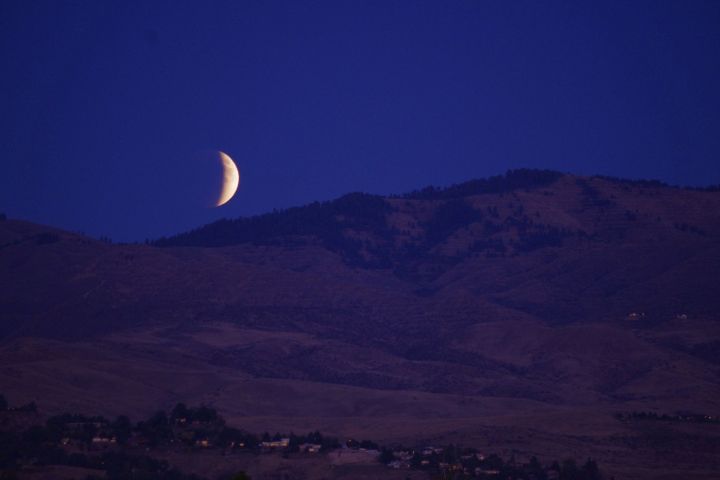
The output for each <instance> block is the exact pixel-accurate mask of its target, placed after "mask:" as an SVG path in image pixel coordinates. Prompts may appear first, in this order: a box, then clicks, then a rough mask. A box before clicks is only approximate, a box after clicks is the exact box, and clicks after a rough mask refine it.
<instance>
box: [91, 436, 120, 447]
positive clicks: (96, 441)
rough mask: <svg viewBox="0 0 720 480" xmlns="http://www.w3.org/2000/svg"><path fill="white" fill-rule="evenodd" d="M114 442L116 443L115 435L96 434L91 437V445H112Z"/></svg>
mask: <svg viewBox="0 0 720 480" xmlns="http://www.w3.org/2000/svg"><path fill="white" fill-rule="evenodd" d="M114 443H117V439H116V438H115V437H110V436H106V435H96V436H94V437H93V438H92V444H93V445H112V444H114Z"/></svg>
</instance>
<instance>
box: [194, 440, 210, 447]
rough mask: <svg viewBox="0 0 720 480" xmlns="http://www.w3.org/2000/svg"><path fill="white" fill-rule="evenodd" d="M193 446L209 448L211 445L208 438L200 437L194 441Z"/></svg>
mask: <svg viewBox="0 0 720 480" xmlns="http://www.w3.org/2000/svg"><path fill="white" fill-rule="evenodd" d="M195 446H196V447H201V448H209V447H211V446H212V444H211V443H210V440H209V439H207V438H201V439H199V440H196V441H195Z"/></svg>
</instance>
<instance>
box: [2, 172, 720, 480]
mask: <svg viewBox="0 0 720 480" xmlns="http://www.w3.org/2000/svg"><path fill="white" fill-rule="evenodd" d="M718 271H720V192H719V191H718V190H717V189H715V188H708V189H690V188H678V187H672V186H668V185H664V184H661V183H659V182H652V181H627V180H621V179H613V178H606V177H580V176H573V175H565V174H560V173H557V172H547V171H529V170H518V171H511V172H508V174H506V175H504V176H500V177H494V178H491V179H486V180H476V181H471V182H466V183H463V184H459V185H454V186H451V187H448V188H444V189H436V188H426V189H423V190H419V191H416V192H412V193H409V194H406V195H398V196H389V197H382V196H375V195H367V194H361V193H354V194H349V195H346V196H343V197H341V198H339V199H337V200H334V201H330V202H323V203H314V204H311V205H307V206H303V207H296V208H291V209H288V210H283V211H278V212H273V213H269V214H266V215H260V216H257V217H251V218H240V219H235V220H222V221H219V222H215V223H212V224H210V225H206V226H204V227H201V228H198V229H196V230H193V231H190V232H187V233H182V234H179V235H177V236H173V237H170V238H163V239H159V240H157V241H155V242H153V244H152V245H112V244H110V243H108V242H105V241H98V240H93V239H90V238H87V237H84V236H81V235H77V234H73V233H68V232H64V231H61V230H57V229H54V228H50V227H45V226H40V225H34V224H30V223H27V222H22V221H18V220H4V221H1V222H0V311H1V312H2V319H1V322H0V335H1V336H2V338H3V340H2V343H1V344H0V366H1V367H3V369H0V384H2V385H7V387H5V388H6V389H7V391H6V392H5V393H7V394H15V395H16V396H19V397H20V398H19V399H18V400H15V401H17V402H18V403H22V402H23V401H30V400H32V399H40V398H42V399H43V404H48V405H52V404H53V402H54V401H56V403H57V404H58V405H62V407H63V408H66V407H68V406H71V407H72V406H73V405H72V404H70V405H68V401H69V400H68V399H73V400H72V401H75V402H76V406H77V408H78V409H81V410H83V411H93V408H96V409H98V411H99V412H100V413H102V412H105V411H120V412H122V411H128V410H129V409H132V408H135V409H136V410H137V411H139V412H145V411H147V410H149V409H153V408H156V407H157V404H158V403H163V402H164V403H171V402H174V401H177V399H178V398H182V399H184V400H188V401H196V402H200V401H210V402H213V403H217V404H218V405H220V406H222V407H223V409H224V410H228V411H231V412H235V413H236V414H237V415H239V416H242V417H243V418H244V419H245V420H246V421H256V422H258V423H257V424H256V425H257V426H258V428H262V425H263V424H262V422H263V421H264V420H263V419H264V418H266V417H267V416H268V415H275V417H274V421H276V422H278V421H280V422H286V423H284V424H283V425H284V426H285V427H287V429H288V430H289V429H291V428H293V426H296V427H297V428H298V429H300V428H306V427H307V428H316V427H318V428H319V427H323V428H326V427H327V429H330V430H332V429H333V428H334V429H335V431H336V432H340V433H342V432H344V431H345V429H350V430H353V429H357V428H360V427H359V425H360V424H363V425H366V424H368V423H362V422H370V423H372V421H371V420H370V419H372V418H374V416H375V415H381V416H384V417H383V421H382V426H378V428H381V429H387V435H388V436H389V437H392V438H395V437H393V435H397V436H398V437H402V436H403V435H405V436H404V437H402V438H403V439H407V438H414V436H416V435H420V434H421V432H424V433H422V434H423V435H427V432H436V434H437V435H438V436H442V435H444V434H445V433H447V432H449V431H453V432H456V433H457V432H458V431H462V432H465V434H466V435H468V438H471V439H475V440H472V441H484V440H483V439H484V438H485V437H482V438H480V437H478V436H477V432H478V431H484V432H487V429H488V428H490V427H489V424H488V423H483V422H490V421H491V420H487V419H486V420H478V419H482V418H486V417H485V416H486V415H490V416H491V417H492V422H495V423H493V424H492V425H494V426H493V427H492V428H497V429H498V430H497V431H496V430H493V432H495V433H493V435H497V437H496V438H498V439H499V440H498V441H501V442H502V441H503V440H502V439H503V438H505V439H509V438H517V437H516V436H515V437H513V435H515V433H514V432H517V431H518V430H517V429H523V428H530V429H531V430H532V431H533V432H537V431H543V432H544V431H550V430H552V431H553V432H555V433H553V434H552V435H550V434H548V435H549V436H544V437H542V442H540V440H538V438H536V437H534V436H533V435H534V434H532V433H528V432H530V431H529V430H528V431H525V430H523V431H525V432H526V433H527V437H526V438H525V440H524V442H526V443H524V445H525V447H523V448H527V449H529V450H528V451H533V452H537V449H536V448H537V445H540V444H542V445H558V446H560V447H562V448H559V449H558V450H553V454H556V453H557V452H562V451H563V450H562V449H565V448H566V447H567V446H568V445H574V446H575V447H577V448H580V450H582V451H587V452H588V455H592V456H597V455H601V454H602V452H601V451H599V450H597V449H598V448H599V447H598V445H605V446H606V447H607V448H608V449H612V448H626V447H627V445H628V444H627V443H623V442H626V440H622V441H621V440H618V439H625V438H630V437H632V438H636V437H634V436H639V437H637V438H640V439H641V440H637V441H638V442H640V443H641V444H642V445H649V443H642V442H645V441H646V440H647V438H646V437H643V435H646V434H647V432H646V431H644V430H643V431H642V432H640V431H636V430H632V428H635V427H630V426H628V425H626V424H621V423H617V422H618V421H617V420H616V419H615V417H613V413H614V412H617V411H659V412H660V413H673V412H676V411H692V412H695V413H703V412H717V411H720V403H719V401H718V398H720V376H719V374H718V372H720V363H719V362H720V359H719V358H718V355H717V346H718V345H719V344H720V322H718V312H719V311H720V296H719V295H718V289H717V285H716V283H717V272H718ZM68 342H69V343H68ZM108 379H112V380H108ZM210 392H213V393H210ZM290 398H292V399H293V400H292V401H287V400H285V399H290ZM48 399H50V400H48ZM238 402H239V403H238ZM528 412H544V413H542V414H540V413H538V414H537V415H539V416H533V415H535V414H532V415H531V414H530V413H528ZM548 412H549V413H548ZM578 412H581V413H578ZM493 415H499V417H494V416H493ZM507 415H510V416H509V417H508V416H507ZM528 415H530V417H528ZM566 415H569V416H571V417H572V416H573V415H576V416H575V417H572V418H574V419H575V420H573V421H571V422H569V423H568V422H559V423H558V421H557V419H558V418H564V417H565V416H566ZM558 416H559V417H558ZM280 417H281V419H280V420H278V418H280ZM311 417H312V421H311V420H310V418H311ZM319 417H322V418H325V417H328V418H329V417H332V418H333V419H334V420H332V421H330V420H327V422H329V423H327V424H322V425H317V418H319ZM360 417H361V418H362V419H365V420H358V418H360ZM303 418H305V419H308V420H307V423H300V424H297V423H293V422H300V420H298V419H303ZM403 418H405V420H402V421H401V419H403ZM408 418H410V420H408ZM488 418H490V417H488ZM501 418H502V419H501ZM511 418H518V419H520V418H522V419H523V420H522V421H521V420H517V421H514V420H513V421H510V420H507V419H511ZM551 418H552V419H553V420H552V421H551V420H549V419H551ZM251 419H255V420H251ZM283 419H284V420H283ZM398 419H400V420H398ZM441 419H442V420H441ZM468 419H474V420H468ZM580 419H583V420H582V421H581V420H580ZM585 419H591V420H588V421H590V423H591V424H592V425H594V426H593V427H592V428H596V427H597V428H598V429H599V430H598V432H602V433H593V434H592V435H596V434H597V435H600V436H599V437H593V436H592V435H590V434H588V435H590V436H588V437H587V438H588V440H587V444H584V446H582V445H581V446H578V444H577V442H579V441H580V440H578V439H579V438H584V437H581V436H582V435H585V434H586V433H587V432H585V431H583V428H585V427H582V428H581V427H579V426H580V425H586V423H583V422H585ZM358 422H360V423H358ZM403 422H405V423H403ZM467 422H470V423H467ZM473 422H480V423H481V424H482V426H480V424H479V423H473ZM498 422H499V423H498ZM503 422H510V423H503ZM608 422H609V423H608ZM531 424H532V425H536V426H535V427H529V426H528V425H531ZM560 424H562V425H566V426H567V430H562V431H561V430H558V429H559V428H560V427H558V426H557V425H560ZM283 425H281V426H283ZM467 425H475V427H472V428H470V427H468V426H467ZM588 428H590V427H588ZM668 428H669V427H668ZM673 428H674V427H673ZM678 428H680V427H678ZM682 428H686V427H682ZM687 428H690V427H687ZM693 428H694V427H693ZM697 428H700V427H697ZM703 428H706V427H703ZM473 429H475V430H473ZM478 429H479V430H478ZM547 429H550V430H547ZM553 429H555V430H553ZM628 429H630V430H628ZM401 432H404V433H401ZM443 432H445V433H443ZM696 433H697V432H696ZM696 433H693V434H692V435H696ZM686 434H687V435H690V433H687V432H686V433H684V434H683V435H686ZM603 435H604V436H603ZM697 435H700V433H697ZM703 435H704V434H703ZM628 436H630V437H628ZM443 438H444V437H443ZM672 438H675V437H672V436H671V440H668V442H670V443H668V445H670V444H673V445H674V443H672V442H674V440H672ZM677 438H687V437H683V436H682V435H680V436H678V437H677ZM693 438H695V437H693ZM696 440H697V441H698V442H700V443H699V444H700V445H704V446H705V447H707V446H708V445H712V442H710V441H709V440H707V439H705V437H702V439H700V440H698V439H696ZM508 441H509V440H508ZM583 441H584V440H583ZM634 441H635V440H633V442H634ZM693 441H695V440H693ZM538 442H540V443H538ZM603 442H605V443H603ZM703 442H705V443H703ZM707 442H710V443H707ZM681 443H682V442H681ZM690 444H692V443H691V442H690V443H688V442H685V443H682V445H680V444H678V445H676V446H675V447H672V448H677V449H678V450H677V451H682V448H685V447H684V446H686V445H690ZM575 447H573V448H575ZM705 447H703V448H705ZM543 448H545V447H543ZM548 448H549V447H548ZM553 448H554V447H553ZM668 448H671V447H668ZM707 448H709V453H707V455H710V456H709V457H703V458H704V459H705V460H702V459H700V460H697V461H698V462H700V463H702V461H715V460H712V459H713V458H715V457H713V456H712V455H714V454H715V453H717V452H715V453H713V452H714V450H713V448H711V447H707ZM533 449H535V450H533ZM583 449H585V450H583ZM700 450H702V449H700ZM700 450H698V451H700ZM598 452H600V453H598ZM647 458H648V460H647V461H648V465H649V466H648V468H655V467H654V465H655V464H653V463H652V462H653V461H654V460H652V458H655V457H652V455H651V453H648V457H647ZM693 458H694V457H693ZM698 458H699V457H698ZM708 459H710V460H708ZM605 460H607V458H606V459H605ZM651 460H652V461H651ZM668 461H669V460H668ZM674 461H675V462H677V461H678V460H677V459H676V460H674ZM611 463H612V462H611ZM700 463H698V465H699V464H700ZM675 465H679V464H677V463H675ZM693 465H695V464H693ZM622 468H625V467H622ZM688 468H690V467H688ZM692 468H695V467H692ZM610 469H611V470H612V464H611V465H610ZM628 471H629V470H628ZM636 473H637V472H633V473H632V475H635V476H634V477H633V478H641V477H642V475H636ZM650 478H652V476H650ZM697 478H702V477H697Z"/></svg>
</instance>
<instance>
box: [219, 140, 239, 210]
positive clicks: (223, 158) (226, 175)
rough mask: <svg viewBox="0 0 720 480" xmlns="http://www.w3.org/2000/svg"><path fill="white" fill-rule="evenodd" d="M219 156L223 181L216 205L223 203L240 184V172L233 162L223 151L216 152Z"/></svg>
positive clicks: (233, 193)
mask: <svg viewBox="0 0 720 480" xmlns="http://www.w3.org/2000/svg"><path fill="white" fill-rule="evenodd" d="M218 155H219V156H220V162H221V163H222V169H223V183H222V189H221V190H220V197H218V200H217V202H216V203H215V206H216V207H219V206H221V205H225V204H226V203H227V202H229V201H230V199H231V198H232V197H233V195H235V192H237V189H238V185H240V172H239V171H238V168H237V166H236V165H235V162H233V161H232V158H230V156H229V155H228V154H226V153H225V152H218Z"/></svg>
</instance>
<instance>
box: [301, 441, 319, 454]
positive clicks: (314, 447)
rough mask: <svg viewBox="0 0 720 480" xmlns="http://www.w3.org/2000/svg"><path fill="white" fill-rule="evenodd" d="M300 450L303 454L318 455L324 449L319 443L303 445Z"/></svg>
mask: <svg viewBox="0 0 720 480" xmlns="http://www.w3.org/2000/svg"><path fill="white" fill-rule="evenodd" d="M298 448H299V449H300V451H301V452H307V453H318V452H320V450H321V449H322V445H320V444H319V443H303V444H301V445H300V446H299V447H298Z"/></svg>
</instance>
